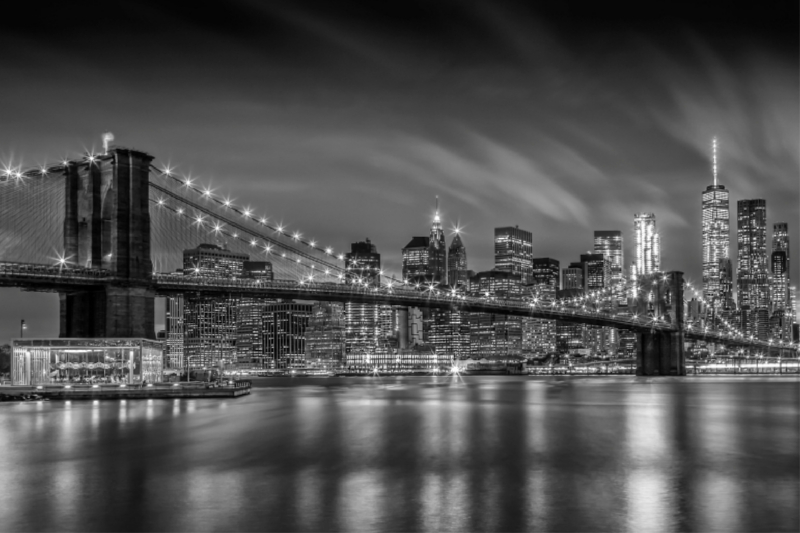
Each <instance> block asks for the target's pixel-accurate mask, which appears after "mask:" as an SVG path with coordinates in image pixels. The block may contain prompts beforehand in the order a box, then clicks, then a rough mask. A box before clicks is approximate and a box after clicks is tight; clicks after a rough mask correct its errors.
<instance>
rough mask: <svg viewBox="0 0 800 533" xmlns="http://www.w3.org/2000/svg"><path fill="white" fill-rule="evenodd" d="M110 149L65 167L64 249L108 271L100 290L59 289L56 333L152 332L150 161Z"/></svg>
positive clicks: (130, 152) (145, 156)
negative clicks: (59, 329)
mask: <svg viewBox="0 0 800 533" xmlns="http://www.w3.org/2000/svg"><path fill="white" fill-rule="evenodd" d="M152 160H153V157H152V156H150V155H148V154H146V153H144V152H139V151H136V150H128V149H123V148H114V149H112V150H110V151H109V152H108V153H107V154H105V155H102V156H98V157H96V158H94V159H93V160H86V161H82V162H72V163H70V164H69V165H68V166H67V168H66V171H65V173H66V179H65V186H66V205H65V217H64V255H65V257H66V260H67V261H68V262H69V263H72V264H77V265H79V266H81V267H88V268H97V269H104V270H108V271H111V273H112V278H111V279H110V280H109V284H108V285H105V287H104V288H103V289H98V290H94V291H76V292H69V293H61V295H60V300H61V317H60V318H61V320H60V325H61V331H60V336H61V337H144V338H149V339H154V338H155V328H154V317H153V314H154V305H155V304H154V302H155V291H154V289H153V287H152V283H151V282H152V272H153V266H152V261H151V259H150V205H149V197H150V186H149V180H150V177H149V175H150V163H151V161H152Z"/></svg>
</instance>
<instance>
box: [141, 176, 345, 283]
mask: <svg viewBox="0 0 800 533" xmlns="http://www.w3.org/2000/svg"><path fill="white" fill-rule="evenodd" d="M150 187H151V189H153V190H155V191H158V192H159V193H161V194H162V195H165V196H168V197H170V198H172V199H173V200H174V201H176V202H178V203H180V204H183V205H186V206H187V207H189V208H191V209H193V210H194V211H195V212H198V213H203V214H204V215H206V216H209V217H212V218H213V219H215V220H217V221H218V222H222V223H224V224H226V225H227V226H229V227H231V228H233V229H235V230H237V233H236V235H234V234H233V233H229V236H231V237H233V238H237V239H239V240H241V241H242V242H248V241H247V240H246V239H244V238H243V237H242V235H239V234H238V232H239V231H240V232H242V234H243V235H250V236H251V237H255V238H257V239H261V240H262V241H264V242H268V243H271V244H272V245H273V246H275V247H276V248H280V249H282V250H284V251H285V252H288V253H290V254H292V255H294V256H296V257H297V258H302V259H304V260H305V262H304V263H303V264H302V266H304V267H307V268H310V269H312V270H315V271H316V272H317V273H319V274H322V273H323V272H325V271H328V274H327V275H335V274H336V273H344V272H345V270H344V268H342V267H341V266H339V265H336V264H333V263H331V262H329V261H325V260H323V259H320V258H319V257H315V256H314V255H312V254H310V253H308V252H305V251H304V250H301V249H297V248H295V247H293V246H291V245H289V244H286V243H284V242H282V241H280V240H278V239H276V238H274V237H272V236H270V235H267V234H264V233H263V232H260V231H258V230H256V229H253V228H250V227H247V226H246V225H244V224H242V223H241V222H239V221H236V220H232V219H230V218H228V217H226V216H224V215H220V214H219V213H216V212H214V211H213V210H212V209H210V208H208V207H205V206H202V205H200V204H198V203H197V202H194V201H192V200H190V199H187V198H185V197H183V196H181V195H180V194H179V193H176V192H174V191H171V190H169V189H167V188H165V187H162V186H161V185H158V184H155V183H152V182H151V183H150ZM155 203H157V204H158V205H160V206H164V203H165V202H164V201H162V199H158V200H156V201H155ZM175 212H176V213H177V209H175ZM180 214H185V212H183V213H180ZM198 223H199V224H200V225H203V224H204V223H205V222H204V221H202V220H201V221H198ZM216 229H217V231H218V232H219V230H220V229H221V226H217V227H216ZM284 256H285V253H284V254H283V255H282V256H281V257H284ZM295 261H296V262H297V263H298V264H300V262H299V259H295ZM308 265H310V266H308ZM318 267H319V268H318ZM331 273H333V274H331Z"/></svg>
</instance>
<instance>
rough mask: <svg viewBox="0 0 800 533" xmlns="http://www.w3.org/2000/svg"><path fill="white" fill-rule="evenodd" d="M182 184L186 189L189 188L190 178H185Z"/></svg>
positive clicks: (190, 184)
mask: <svg viewBox="0 0 800 533" xmlns="http://www.w3.org/2000/svg"><path fill="white" fill-rule="evenodd" d="M183 184H184V185H186V186H187V187H191V186H192V178H191V177H189V176H186V179H185V180H184V181H183Z"/></svg>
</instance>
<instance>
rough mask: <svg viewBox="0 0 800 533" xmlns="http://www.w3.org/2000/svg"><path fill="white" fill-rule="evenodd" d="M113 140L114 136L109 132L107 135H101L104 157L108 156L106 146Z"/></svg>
mask: <svg viewBox="0 0 800 533" xmlns="http://www.w3.org/2000/svg"><path fill="white" fill-rule="evenodd" d="M113 140H114V134H113V133H111V132H110V131H109V132H108V133H104V134H103V152H104V155H108V144H109V143H110V142H111V141H113Z"/></svg>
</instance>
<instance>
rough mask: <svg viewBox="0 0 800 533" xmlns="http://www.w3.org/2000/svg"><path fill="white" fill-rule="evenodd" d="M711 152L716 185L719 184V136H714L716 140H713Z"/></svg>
mask: <svg viewBox="0 0 800 533" xmlns="http://www.w3.org/2000/svg"><path fill="white" fill-rule="evenodd" d="M711 152H712V158H713V161H714V187H716V186H717V138H716V137H714V140H713V141H712V142H711Z"/></svg>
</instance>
